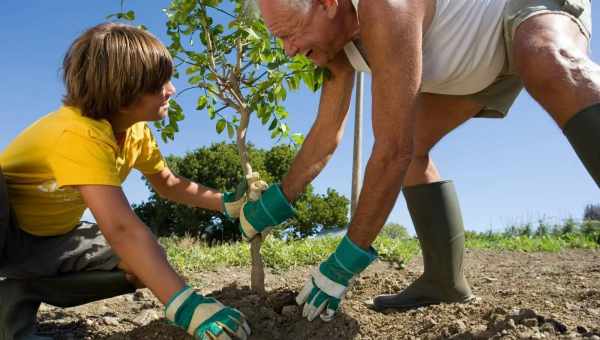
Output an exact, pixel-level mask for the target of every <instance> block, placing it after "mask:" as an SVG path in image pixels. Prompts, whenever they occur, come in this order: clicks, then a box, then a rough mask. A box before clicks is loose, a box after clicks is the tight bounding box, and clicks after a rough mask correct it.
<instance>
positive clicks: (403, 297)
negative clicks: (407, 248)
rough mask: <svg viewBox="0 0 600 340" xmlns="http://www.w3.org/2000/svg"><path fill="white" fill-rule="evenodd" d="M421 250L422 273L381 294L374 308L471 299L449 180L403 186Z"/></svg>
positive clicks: (457, 210) (461, 231) (461, 234)
mask: <svg viewBox="0 0 600 340" xmlns="http://www.w3.org/2000/svg"><path fill="white" fill-rule="evenodd" d="M403 191H404V197H405V198H406V202H407V204H408V209H409V212H410V216H411V217H412V220H413V224H414V226H415V230H416V232H417V237H418V238H419V242H420V244H421V250H422V252H423V265H424V270H423V275H421V277H419V278H418V279H417V280H416V281H415V282H413V283H412V284H411V285H410V286H408V288H406V289H405V290H403V291H402V292H400V293H398V294H393V295H380V296H378V297H376V298H375V299H374V300H373V304H374V307H375V309H377V310H383V309H386V308H397V309H410V308H416V307H420V306H427V305H432V304H438V303H442V302H447V303H450V302H468V301H470V300H472V299H473V298H474V296H473V294H472V293H471V288H470V287H469V283H468V282H467V280H466V279H465V277H464V275H463V255H464V250H465V236H464V228H463V223H462V217H461V213H460V208H459V206H458V198H457V197H456V192H455V190H454V185H453V184H452V182H451V181H444V182H437V183H431V184H423V185H417V186H413V187H408V188H404V190H403Z"/></svg>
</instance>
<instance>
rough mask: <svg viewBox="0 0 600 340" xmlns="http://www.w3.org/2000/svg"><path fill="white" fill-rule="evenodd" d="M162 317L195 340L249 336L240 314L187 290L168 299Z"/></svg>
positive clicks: (235, 310)
mask: <svg viewBox="0 0 600 340" xmlns="http://www.w3.org/2000/svg"><path fill="white" fill-rule="evenodd" d="M165 316H166V317H167V319H169V320H170V321H171V322H173V323H174V324H176V325H177V326H179V327H181V328H183V329H185V330H186V331H187V332H188V334H190V335H192V336H193V337H194V338H195V339H202V340H204V339H207V340H208V339H211V340H213V339H219V340H228V339H247V338H248V336H249V335H250V326H248V323H247V322H246V317H245V316H244V314H242V313H241V312H240V311H238V310H237V309H235V308H231V307H226V306H224V305H223V304H221V303H220V302H219V301H217V300H215V299H214V298H209V297H205V296H202V295H200V294H198V293H196V292H195V291H194V290H193V289H192V288H190V287H187V286H186V287H184V288H183V289H182V290H180V291H179V292H177V293H175V294H174V295H173V296H172V297H171V299H170V300H169V302H168V303H167V305H166V306H165Z"/></svg>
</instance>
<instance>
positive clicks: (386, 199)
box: [348, 150, 410, 249]
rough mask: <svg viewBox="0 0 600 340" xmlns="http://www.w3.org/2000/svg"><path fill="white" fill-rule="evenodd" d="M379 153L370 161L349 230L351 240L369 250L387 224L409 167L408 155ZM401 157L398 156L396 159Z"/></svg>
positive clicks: (390, 152)
mask: <svg viewBox="0 0 600 340" xmlns="http://www.w3.org/2000/svg"><path fill="white" fill-rule="evenodd" d="M402 154H403V153H402V151H392V150H389V151H382V152H381V153H379V154H378V153H377V151H374V152H373V155H372V156H371V158H370V159H369V162H368V164H367V169H366V171H365V180H364V183H363V189H362V191H361V193H360V198H359V201H358V206H357V209H356V213H355V214H354V216H353V219H352V222H351V223H350V226H349V228H348V236H349V237H350V239H351V240H352V241H353V242H354V243H356V244H357V245H358V246H360V247H361V248H363V249H368V248H369V246H370V245H371V244H372V243H373V241H374V240H375V239H376V238H377V235H378V234H379V231H380V230H381V228H382V227H383V224H384V223H385V221H386V220H387V218H388V216H389V214H390V212H391V210H392V208H393V207H394V204H395V203H396V199H397V197H398V194H399V193H400V189H401V187H402V181H403V179H404V176H405V174H406V171H407V170H408V166H409V165H410V154H409V153H404V154H406V156H402ZM399 155H400V156H399Z"/></svg>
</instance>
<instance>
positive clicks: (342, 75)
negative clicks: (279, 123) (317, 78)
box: [282, 51, 354, 201]
mask: <svg viewBox="0 0 600 340" xmlns="http://www.w3.org/2000/svg"><path fill="white" fill-rule="evenodd" d="M328 68H329V70H330V71H331V77H330V78H329V79H328V80H326V81H325V83H324V84H323V89H322V90H321V100H320V102H319V113H318V115H317V119H316V120H315V123H314V124H313V126H312V127H311V129H310V132H309V133H308V135H307V136H306V139H305V141H304V143H303V144H302V147H301V148H300V152H299V153H298V155H297V156H296V158H295V159H294V162H293V163H292V166H291V167H290V170H289V172H288V173H287V174H286V176H285V177H284V178H283V180H282V188H283V193H284V195H285V196H286V197H287V198H288V200H290V201H294V200H296V198H298V196H299V195H300V194H301V193H302V192H304V189H305V188H306V186H307V185H308V183H310V182H312V180H313V179H314V178H315V177H317V175H318V174H319V173H320V172H321V171H322V170H323V168H324V167H325V165H326V164H327V162H328V161H329V159H331V155H332V154H333V152H334V151H335V149H336V148H337V146H338V144H339V143H340V140H341V138H342V135H343V133H344V125H345V122H346V117H347V114H348V108H349V106H350V98H351V96H352V87H353V85H354V69H353V68H352V66H351V65H350V63H349V62H348V60H347V58H346V56H345V54H344V53H343V51H342V52H341V53H340V54H339V55H338V56H337V57H336V59H335V60H334V61H333V62H332V63H331V65H329V66H328Z"/></svg>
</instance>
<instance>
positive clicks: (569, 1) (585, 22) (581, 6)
mask: <svg viewBox="0 0 600 340" xmlns="http://www.w3.org/2000/svg"><path fill="white" fill-rule="evenodd" d="M545 13H557V14H561V15H565V16H567V17H569V18H571V19H572V20H573V22H575V23H576V24H577V25H578V26H579V29H580V30H581V33H582V34H584V35H585V37H586V38H587V39H588V41H589V40H590V38H591V32H592V3H591V0H508V1H507V3H506V7H505V8H504V23H503V25H504V43H505V45H506V53H507V58H506V60H507V61H506V65H505V66H504V71H503V72H502V74H501V75H500V76H499V77H498V79H496V81H495V82H494V83H493V84H492V85H490V86H489V87H487V88H486V89H484V90H483V91H481V92H478V93H475V94H472V95H467V96H466V97H468V98H469V99H471V100H474V101H476V102H478V103H480V104H482V105H483V106H484V108H483V110H482V111H481V112H480V113H479V114H477V116H476V117H484V118H503V117H505V116H506V114H507V113H508V111H509V110H510V107H511V106H512V104H513V103H514V101H515V100H516V99H517V96H518V95H519V93H520V92H521V90H522V89H523V83H522V82H521V79H520V78H519V76H518V75H517V74H516V70H515V66H514V61H513V58H512V50H513V49H512V43H513V40H514V36H515V32H516V30H517V28H518V27H519V25H521V24H522V23H523V22H525V21H526V20H527V19H529V18H531V17H533V16H536V15H539V14H545Z"/></svg>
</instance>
